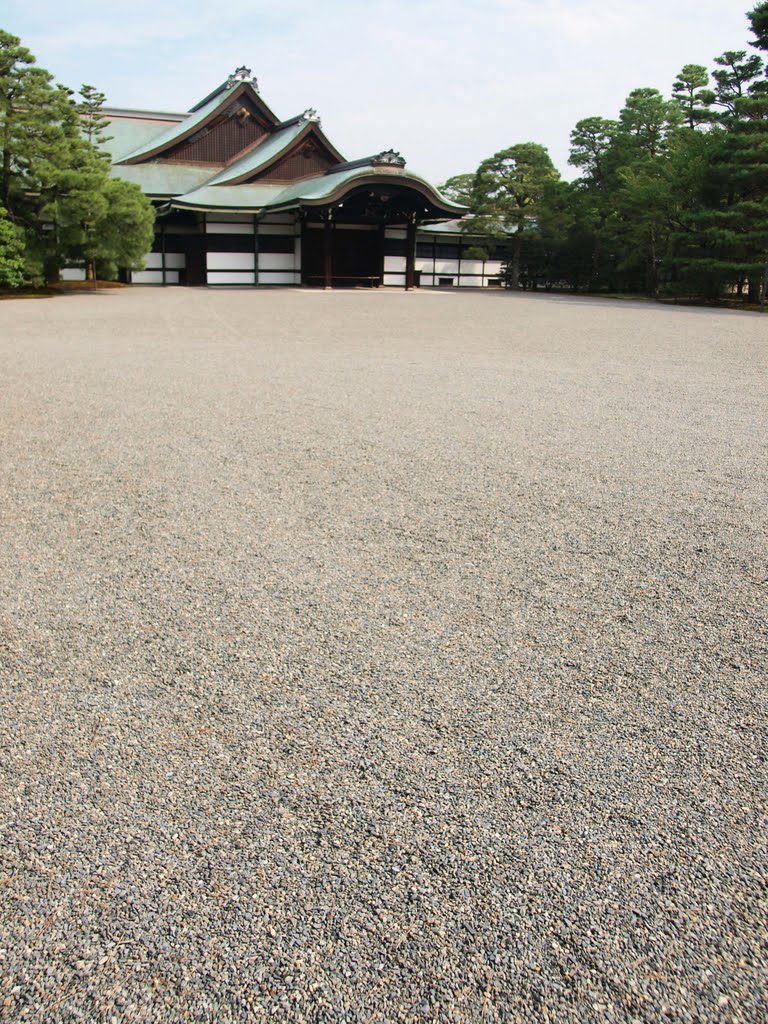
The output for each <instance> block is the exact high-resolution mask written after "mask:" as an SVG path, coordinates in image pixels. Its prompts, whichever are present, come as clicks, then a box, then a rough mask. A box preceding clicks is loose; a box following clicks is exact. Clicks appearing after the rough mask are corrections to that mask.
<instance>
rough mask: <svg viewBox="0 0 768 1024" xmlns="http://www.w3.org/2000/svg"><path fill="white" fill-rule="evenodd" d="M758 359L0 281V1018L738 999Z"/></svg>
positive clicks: (629, 327) (560, 1009)
mask: <svg viewBox="0 0 768 1024" xmlns="http://www.w3.org/2000/svg"><path fill="white" fill-rule="evenodd" d="M767 356H768V319H767V318H761V317H760V316H758V315H749V314H742V313H731V312H712V311H704V310H693V309H681V308H669V307H659V306H654V305H647V304H643V303H621V302H609V301H592V300H579V299H568V298H558V297H547V296H514V295H510V294H501V293H498V294H496V293H491V294H478V293H468V294H457V293H438V294H428V293H426V292H421V293H413V294H405V293H401V292H394V293H383V292H378V293H368V292H364V293H345V294H344V293H323V292H318V293H312V292H292V291H291V292H280V291H265V292H260V293H256V292H253V291H231V292H227V291H205V290H182V289H168V290H165V291H161V290H150V289H134V290H132V291H127V290H126V291H122V292H111V293H103V294H97V295H75V296H70V297H61V298H57V299H53V300H47V301H34V302H33V301H29V302H19V301H16V302H3V303H0V391H1V393H2V397H1V401H0V433H1V436H2V442H1V444H0V666H1V671H2V689H1V690H0V797H1V798H2V816H1V818H0V857H1V859H0V949H1V950H2V952H0V1020H3V1021H14V1022H15V1021H20V1020H34V1021H42V1022H44V1024H59V1022H65V1021H66V1022H75V1021H85V1022H99V1024H101V1022H104V1024H110V1022H112V1024H123V1022H131V1024H133V1022H137V1024H145V1022H146V1024H155V1022H157V1024H161V1022H176V1021H179V1022H181V1021H193V1022H211V1024H227V1022H233V1021H238V1022H239V1021H242V1022H248V1021H254V1022H259V1021H266V1020H270V1021H285V1022H289V1021H290V1022H294V1021H295V1022H322V1024H325V1022H328V1024H341V1022H349V1024H386V1022H401V1021H402V1022H433V1021H434V1022H472V1024H474V1022H478V1024H481V1022H486V1021H487V1022H492V1021H493V1022H515V1021H521V1022H537V1024H538V1022H555V1024H567V1022H571V1021H605V1022H611V1021H617V1022H642V1024H650V1022H658V1021H697V1022H711V1021H714V1022H746V1024H755V1022H763V1021H766V1020H768V996H767V995H766V990H767V988H768V973H767V964H768V862H767V860H766V852H767V845H768V821H767V819H766V793H767V789H766V782H767V778H766V776H767V775H768V766H767V765H766V703H767V699H766V697H767V695H766V676H767V675H768V655H767V653H766V608H767V606H768V600H767V599H768V558H767V555H768V545H767V544H766V532H765V527H766V499H767V498H768V486H766V469H767V466H768V458H767V452H766V439H767V437H768V403H767V401H766V366H767V362H768V360H767Z"/></svg>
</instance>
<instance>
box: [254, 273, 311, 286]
mask: <svg viewBox="0 0 768 1024" xmlns="http://www.w3.org/2000/svg"><path fill="white" fill-rule="evenodd" d="M259 284H301V274H297V273H295V272H293V271H279V272H272V273H271V274H262V273H261V272H260V273H259Z"/></svg>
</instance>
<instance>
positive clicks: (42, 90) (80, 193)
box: [0, 31, 153, 278]
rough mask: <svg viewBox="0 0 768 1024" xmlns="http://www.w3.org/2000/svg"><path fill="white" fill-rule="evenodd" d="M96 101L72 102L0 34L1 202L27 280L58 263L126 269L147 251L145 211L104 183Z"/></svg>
mask: <svg viewBox="0 0 768 1024" xmlns="http://www.w3.org/2000/svg"><path fill="white" fill-rule="evenodd" d="M104 99H105V98H104V95H103V94H102V93H100V92H98V91H97V90H96V89H95V88H94V87H93V86H89V85H84V86H83V87H82V88H81V90H80V101H79V102H76V101H75V100H74V99H73V94H72V92H71V91H70V90H69V89H67V88H65V87H64V86H62V85H59V84H57V83H55V82H54V81H53V78H52V76H51V75H50V74H49V73H48V72H47V71H45V70H43V69H42V68H39V67H37V65H36V63H35V58H34V56H33V55H32V54H31V53H30V51H29V50H28V49H26V47H23V46H22V45H21V41H20V40H19V39H18V38H17V37H16V36H13V35H11V34H10V33H8V32H2V31H0V204H1V205H2V206H3V207H4V209H5V210H6V211H7V214H8V218H9V220H10V222H11V224H12V225H13V226H14V229H15V231H16V232H17V234H18V235H19V237H21V238H22V239H23V243H24V248H25V265H26V267H27V271H28V276H29V275H32V276H35V275H36V274H39V273H40V272H41V269H42V268H44V270H45V273H46V276H48V277H49V278H55V277H57V276H58V272H59V269H60V267H61V266H63V265H64V264H65V263H66V262H68V261H73V260H78V261H87V262H90V263H91V264H92V261H93V260H94V259H96V258H97V257H98V258H100V259H102V260H104V261H108V262H110V263H113V264H115V265H117V266H125V267H133V266H136V265H137V264H140V262H141V256H143V254H144V252H147V251H148V250H149V248H150V247H151V234H149V235H148V231H147V225H148V224H151V223H152V219H153V213H152V208H151V204H150V203H149V201H148V200H147V199H146V198H144V197H143V196H142V195H141V193H140V192H138V191H137V190H134V189H133V188H132V187H131V186H127V184H126V183H123V182H120V183H117V182H115V181H114V180H113V179H112V178H111V177H110V173H109V157H108V154H107V153H106V151H105V150H104V149H102V148H101V146H102V145H103V144H104V143H105V142H108V141H109V137H108V136H105V135H104V131H105V128H106V126H107V123H108V122H107V119H106V118H105V117H104V116H103V113H102V109H103V105H104ZM116 225H119V229H118V228H117V227H116ZM141 247H143V252H142V253H141V254H140V255H138V256H137V255H136V251H137V249H138V248H141Z"/></svg>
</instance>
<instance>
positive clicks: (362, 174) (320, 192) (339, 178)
mask: <svg viewBox="0 0 768 1024" xmlns="http://www.w3.org/2000/svg"><path fill="white" fill-rule="evenodd" d="M358 179H359V181H360V184H362V183H364V182H365V181H366V180H375V181H376V183H377V184H379V185H380V184H384V183H386V184H390V183H391V184H392V185H399V186H401V187H403V186H404V187H406V188H407V187H409V186H410V187H411V188H415V189H416V191H418V192H421V193H422V194H424V195H426V197H427V198H428V199H429V200H430V201H431V202H432V203H434V204H435V205H436V206H439V207H440V208H441V209H444V210H453V211H456V213H463V212H464V209H465V207H463V206H460V205H459V204H458V203H454V202H452V201H451V200H450V199H446V198H445V197H444V196H441V195H440V193H439V192H438V191H437V189H436V188H433V186H432V185H430V184H429V182H427V181H425V180H424V178H420V177H419V176H418V175H416V174H405V173H403V172H402V171H388V170H385V169H383V168H381V167H374V166H371V165H370V164H367V165H364V166H362V167H353V168H349V169H347V170H344V171H337V172H336V173H335V174H323V175H321V176H320V177H317V178H308V179H307V180H306V181H297V182H296V183H295V184H293V185H289V186H288V188H286V189H284V190H283V192H282V193H281V194H280V197H279V199H278V200H277V202H276V203H274V204H273V205H276V206H291V205H294V204H297V203H300V202H302V201H304V202H310V203H311V202H315V203H321V202H322V201H323V200H324V199H330V198H332V197H333V196H334V194H335V193H337V192H338V193H343V192H345V191H347V189H348V188H351V187H353V186H354V185H355V184H356V183H357V182H358Z"/></svg>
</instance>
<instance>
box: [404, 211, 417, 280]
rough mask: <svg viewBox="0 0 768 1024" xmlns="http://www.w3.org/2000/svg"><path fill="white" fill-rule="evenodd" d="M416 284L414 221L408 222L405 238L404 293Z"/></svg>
mask: <svg viewBox="0 0 768 1024" xmlns="http://www.w3.org/2000/svg"><path fill="white" fill-rule="evenodd" d="M415 284H416V221H415V220H414V219H413V218H411V219H410V220H409V221H408V231H407V233H406V238H405V288H406V291H408V290H409V289H411V288H413V287H414V286H415Z"/></svg>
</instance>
